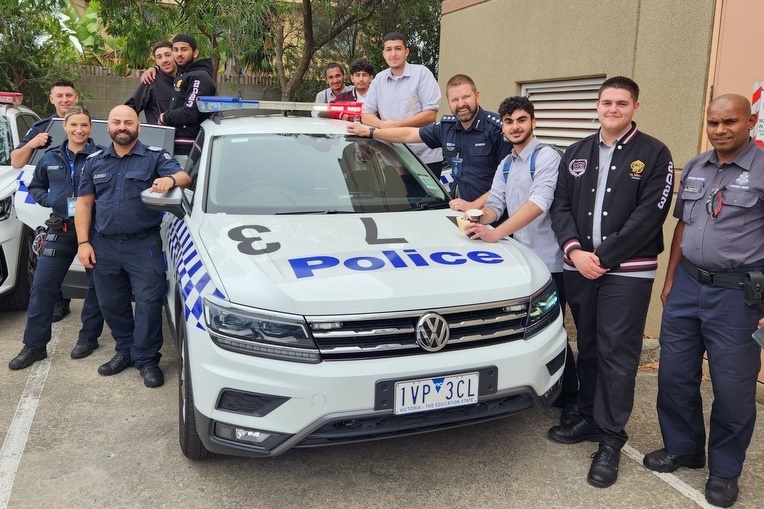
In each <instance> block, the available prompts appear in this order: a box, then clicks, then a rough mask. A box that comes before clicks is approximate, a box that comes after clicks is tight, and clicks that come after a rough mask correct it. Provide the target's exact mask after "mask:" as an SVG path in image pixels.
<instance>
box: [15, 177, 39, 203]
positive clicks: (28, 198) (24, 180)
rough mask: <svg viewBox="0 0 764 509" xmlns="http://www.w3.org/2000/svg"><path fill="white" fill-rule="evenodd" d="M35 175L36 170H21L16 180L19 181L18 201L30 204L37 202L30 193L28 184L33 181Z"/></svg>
mask: <svg viewBox="0 0 764 509" xmlns="http://www.w3.org/2000/svg"><path fill="white" fill-rule="evenodd" d="M33 175H34V170H21V171H20V172H19V174H18V175H17V176H16V180H18V182H19V186H18V189H16V198H15V200H16V203H28V204H30V205H35V204H36V203H37V202H35V201H34V198H33V197H32V195H31V194H29V188H28V187H27V184H28V183H29V182H31V181H32V176H33Z"/></svg>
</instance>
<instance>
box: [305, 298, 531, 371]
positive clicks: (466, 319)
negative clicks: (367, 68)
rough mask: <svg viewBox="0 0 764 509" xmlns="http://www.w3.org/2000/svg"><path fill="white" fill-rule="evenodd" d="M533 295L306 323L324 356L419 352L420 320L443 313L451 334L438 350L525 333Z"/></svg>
mask: <svg viewBox="0 0 764 509" xmlns="http://www.w3.org/2000/svg"><path fill="white" fill-rule="evenodd" d="M529 302H530V299H528V298H526V299H517V300H511V301H504V302H498V303H497V302H493V303H488V304H481V305H475V306H461V307H457V308H444V309H433V310H420V311H409V312H406V313H383V314H374V315H347V316H327V317H310V318H308V324H309V325H310V328H311V332H312V334H313V337H314V339H315V341H316V345H317V346H318V349H319V350H320V352H321V357H322V358H323V359H324V360H343V359H368V358H380V357H398V356H401V355H420V354H427V353H429V352H427V351H425V350H423V349H422V348H421V347H420V346H419V345H418V344H417V341H416V324H417V321H418V320H419V318H420V317H421V316H422V315H424V314H425V313H428V312H435V313H438V314H440V315H441V316H443V318H445V319H446V321H447V322H448V327H449V330H450V337H449V340H448V343H447V344H446V346H445V347H444V348H443V349H442V350H440V351H451V350H458V349H462V348H475V347H480V346H487V345H494V344H499V343H506V342H509V341H517V340H519V339H523V337H524V334H525V319H526V316H527V315H528V305H529Z"/></svg>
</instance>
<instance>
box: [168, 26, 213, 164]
mask: <svg viewBox="0 0 764 509" xmlns="http://www.w3.org/2000/svg"><path fill="white" fill-rule="evenodd" d="M172 53H173V56H174V57H175V63H176V64H177V65H178V75H177V76H176V77H175V84H174V87H175V96H174V97H173V98H172V100H171V101H170V109H169V111H166V112H164V113H162V114H161V115H160V116H159V124H161V125H168V126H173V127H175V155H176V156H177V155H188V153H189V152H190V151H191V147H192V146H193V144H194V139H195V138H196V135H197V133H198V132H199V126H200V125H201V124H202V122H204V120H206V119H207V118H208V117H209V115H207V114H204V113H201V112H200V111H199V108H198V107H197V106H196V98H197V97H199V96H203V95H215V80H214V79H213V75H214V70H213V68H212V59H210V58H204V59H201V60H196V57H198V56H199V50H198V49H196V39H194V38H193V37H192V36H190V35H188V34H178V35H176V36H175V37H174V38H173V40H172Z"/></svg>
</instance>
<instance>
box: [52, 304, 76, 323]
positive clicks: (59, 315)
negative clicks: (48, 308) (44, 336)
mask: <svg viewBox="0 0 764 509" xmlns="http://www.w3.org/2000/svg"><path fill="white" fill-rule="evenodd" d="M71 312H72V310H71V309H69V303H68V302H67V303H66V304H56V305H55V306H53V321H54V322H60V321H61V320H63V319H64V317H65V316H66V315H68V314H69V313H71Z"/></svg>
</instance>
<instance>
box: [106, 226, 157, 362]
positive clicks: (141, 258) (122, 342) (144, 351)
mask: <svg viewBox="0 0 764 509" xmlns="http://www.w3.org/2000/svg"><path fill="white" fill-rule="evenodd" d="M91 244H92V246H93V250H94V251H95V256H96V263H95V265H94V267H93V278H94V280H95V286H96V290H97V292H98V302H99V303H100V305H101V311H102V312H103V316H104V318H105V319H106V323H107V324H108V325H109V328H110V329H111V333H112V336H114V339H115V340H116V342H117V344H116V347H115V350H116V352H117V353H118V354H121V355H129V356H130V358H131V359H132V360H133V362H134V363H135V367H136V368H139V369H140V368H142V367H144V366H148V365H150V364H158V363H159V359H160V358H161V356H162V354H160V353H159V350H160V348H161V347H162V305H163V303H164V297H165V294H166V293H167V281H166V279H165V270H164V266H165V265H164V256H163V254H162V239H161V237H160V235H159V232H158V231H157V232H152V233H150V234H149V235H148V236H146V237H144V238H141V239H131V240H113V239H109V238H107V237H105V236H103V235H101V234H95V235H93V237H92V238H91ZM131 295H132V296H134V297H135V315H133V308H132V305H131V302H130V297H131Z"/></svg>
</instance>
